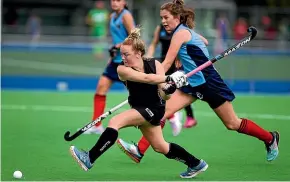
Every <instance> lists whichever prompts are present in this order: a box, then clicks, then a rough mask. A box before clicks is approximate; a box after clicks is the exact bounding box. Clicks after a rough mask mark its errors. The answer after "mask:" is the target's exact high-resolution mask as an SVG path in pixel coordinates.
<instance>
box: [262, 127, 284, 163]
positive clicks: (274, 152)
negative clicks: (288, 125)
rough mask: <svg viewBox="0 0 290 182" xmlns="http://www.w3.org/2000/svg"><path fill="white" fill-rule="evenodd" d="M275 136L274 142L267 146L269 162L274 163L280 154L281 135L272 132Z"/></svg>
mask: <svg viewBox="0 0 290 182" xmlns="http://www.w3.org/2000/svg"><path fill="white" fill-rule="evenodd" d="M271 134H272V136H273V141H272V142H271V143H270V144H266V143H265V145H266V149H267V161H269V162H270V161H273V160H275V159H276V158H277V157H278V154H279V148H278V145H279V139H280V135H279V133H278V132H277V131H274V132H271Z"/></svg>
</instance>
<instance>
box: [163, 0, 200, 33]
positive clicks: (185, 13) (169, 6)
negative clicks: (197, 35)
mask: <svg viewBox="0 0 290 182" xmlns="http://www.w3.org/2000/svg"><path fill="white" fill-rule="evenodd" d="M160 10H167V11H169V12H170V14H172V15H173V16H174V17H177V16H180V23H182V24H185V25H186V26H188V27H189V28H193V27H194V23H195V22H194V19H195V13H194V11H193V9H191V8H187V7H185V6H184V1H183V0H173V1H172V2H169V3H165V4H163V5H162V6H161V8H160Z"/></svg>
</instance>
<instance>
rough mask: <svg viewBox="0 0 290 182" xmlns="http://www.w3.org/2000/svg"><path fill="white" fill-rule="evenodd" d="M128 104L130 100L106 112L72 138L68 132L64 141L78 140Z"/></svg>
mask: <svg viewBox="0 0 290 182" xmlns="http://www.w3.org/2000/svg"><path fill="white" fill-rule="evenodd" d="M127 103H128V100H125V101H123V102H122V103H120V104H118V105H116V106H115V107H113V108H112V109H110V110H109V111H107V112H105V113H104V114H102V115H101V116H100V117H98V118H97V119H96V120H94V121H93V122H90V123H88V124H87V125H86V126H84V127H82V128H81V129H79V130H78V131H77V132H76V133H74V134H73V135H72V136H70V132H69V131H67V132H66V133H65V134H64V139H65V140H66V141H72V140H74V139H75V138H77V137H78V136H80V135H81V134H83V133H84V132H85V131H87V130H88V129H90V128H91V127H92V126H94V125H95V124H97V123H98V122H100V121H102V120H103V119H105V118H106V117H108V116H109V115H111V114H112V113H113V112H115V111H116V110H118V109H120V108H121V107H123V106H124V105H125V104H127Z"/></svg>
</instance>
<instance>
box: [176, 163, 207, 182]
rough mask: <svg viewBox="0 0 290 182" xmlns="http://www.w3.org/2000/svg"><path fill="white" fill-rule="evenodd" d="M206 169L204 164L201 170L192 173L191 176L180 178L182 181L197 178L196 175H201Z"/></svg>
mask: <svg viewBox="0 0 290 182" xmlns="http://www.w3.org/2000/svg"><path fill="white" fill-rule="evenodd" d="M207 168H208V164H206V165H205V166H204V167H203V168H202V169H201V170H199V171H197V172H196V173H194V174H193V175H191V176H181V175H180V177H181V178H183V179H189V178H194V177H195V176H197V175H198V174H200V173H202V172H205V171H206V170H207Z"/></svg>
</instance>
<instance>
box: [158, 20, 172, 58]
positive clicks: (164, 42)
mask: <svg viewBox="0 0 290 182" xmlns="http://www.w3.org/2000/svg"><path fill="white" fill-rule="evenodd" d="M171 38H172V34H169V33H167V32H166V30H165V28H164V27H163V25H160V32H159V42H160V43H161V59H162V60H164V59H165V57H166V54H167V51H168V49H169V46H170V41H171Z"/></svg>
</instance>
